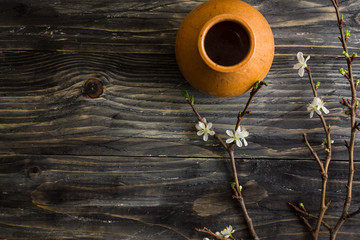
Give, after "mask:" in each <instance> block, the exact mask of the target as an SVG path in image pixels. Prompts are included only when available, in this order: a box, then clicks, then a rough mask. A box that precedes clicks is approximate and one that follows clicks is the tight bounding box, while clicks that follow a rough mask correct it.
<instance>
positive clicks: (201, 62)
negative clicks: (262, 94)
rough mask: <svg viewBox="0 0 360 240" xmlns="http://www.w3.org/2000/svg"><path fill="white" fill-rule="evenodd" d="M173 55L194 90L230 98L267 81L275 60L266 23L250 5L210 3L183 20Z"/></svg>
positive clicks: (235, 1)
mask: <svg viewBox="0 0 360 240" xmlns="http://www.w3.org/2000/svg"><path fill="white" fill-rule="evenodd" d="M175 52H176V59H177V62H178V65H179V68H180V71H181V72H182V74H183V75H184V77H185V78H186V80H187V81H188V82H189V83H190V84H191V85H192V86H193V87H195V88H196V89H198V90H200V91H202V92H204V93H207V94H210V95H214V96H221V97H231V96H236V95H240V94H242V93H244V92H246V91H248V90H249V89H251V88H252V86H253V84H254V83H255V82H256V81H261V80H263V79H264V78H265V76H266V74H267V73H268V71H269V70H270V67H271V64H272V61H273V58H274V37H273V34H272V31H271V28H270V26H269V24H268V22H267V21H266V19H265V18H264V17H263V16H262V15H261V13H260V12H259V11H257V10H256V9H255V8H254V7H252V6H250V5H249V4H247V3H244V2H242V1H239V0H210V1H208V2H205V3H203V4H202V5H200V6H198V7H197V8H195V9H194V10H193V11H191V12H190V13H189V15H188V16H187V17H186V18H185V20H184V21H183V23H182V25H181V26H180V29H179V31H178V34H177V38H176V49H175Z"/></svg>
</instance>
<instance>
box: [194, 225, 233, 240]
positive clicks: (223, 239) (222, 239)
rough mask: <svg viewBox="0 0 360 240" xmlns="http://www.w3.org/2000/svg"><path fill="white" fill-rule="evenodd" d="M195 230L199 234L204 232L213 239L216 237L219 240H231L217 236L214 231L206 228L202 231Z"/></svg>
mask: <svg viewBox="0 0 360 240" xmlns="http://www.w3.org/2000/svg"><path fill="white" fill-rule="evenodd" d="M195 230H196V231H197V232H203V233H207V234H209V235H211V236H213V237H215V238H216V239H217V240H229V238H223V237H222V236H219V235H217V234H215V233H214V232H213V231H211V230H210V229H208V228H206V227H204V228H203V229H200V228H195Z"/></svg>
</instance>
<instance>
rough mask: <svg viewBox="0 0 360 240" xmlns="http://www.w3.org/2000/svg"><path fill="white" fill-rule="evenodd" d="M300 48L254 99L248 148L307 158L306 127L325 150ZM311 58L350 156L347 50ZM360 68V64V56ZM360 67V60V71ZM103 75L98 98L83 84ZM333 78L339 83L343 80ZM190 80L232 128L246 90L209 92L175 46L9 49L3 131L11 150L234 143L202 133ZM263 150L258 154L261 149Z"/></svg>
mask: <svg viewBox="0 0 360 240" xmlns="http://www.w3.org/2000/svg"><path fill="white" fill-rule="evenodd" d="M295 58H296V57H295V56H276V57H275V61H274V65H273V67H272V69H271V71H270V73H269V76H268V82H269V83H270V86H269V87H267V88H265V89H264V90H263V91H262V93H260V95H259V96H258V97H257V98H256V99H255V101H254V105H253V106H251V110H252V111H253V113H252V114H250V115H249V117H248V118H247V119H245V121H244V122H243V124H244V126H245V127H246V128H247V129H248V131H249V132H250V134H251V135H250V136H249V138H248V141H249V143H250V144H249V146H248V147H246V148H242V149H241V151H238V154H239V155H238V156H241V157H245V158H254V157H261V158H269V159H271V158H275V159H279V158H283V159H292V158H295V159H301V158H305V159H306V158H308V157H309V154H308V151H307V149H306V148H305V146H304V144H303V143H302V137H301V135H302V133H304V132H305V133H308V134H309V139H310V141H311V142H312V143H313V144H314V146H315V147H316V148H317V149H319V150H320V152H324V151H321V146H320V145H321V143H322V141H323V138H324V136H323V134H322V131H321V125H320V123H319V120H317V119H316V118H313V119H309V117H308V112H307V110H306V104H307V103H309V102H310V101H311V99H312V97H311V90H310V88H309V86H308V82H307V80H306V79H305V78H304V79H300V78H299V77H298V76H297V73H296V71H295V70H293V69H292V66H293V64H294V63H295V61H296V60H295ZM327 59H328V58H324V57H316V56H314V57H313V58H311V62H310V63H309V64H311V66H312V69H313V73H314V78H315V79H316V80H319V81H320V82H321V83H322V85H321V89H320V93H321V95H322V96H324V99H325V101H326V102H327V104H328V105H327V106H328V108H329V109H330V110H331V113H330V114H329V116H327V117H328V119H329V123H330V124H331V125H332V126H333V139H334V140H335V144H334V146H335V150H336V151H335V152H337V154H335V156H334V157H335V159H346V149H345V147H344V146H343V141H344V140H345V139H346V138H347V137H346V136H347V128H346V127H347V120H346V116H345V115H344V114H343V108H342V107H341V106H340V104H339V103H338V101H339V100H340V97H341V96H348V89H347V88H346V82H345V81H344V80H342V79H341V78H340V77H339V75H340V74H338V73H337V68H338V66H342V65H341V64H342V63H343V62H342V60H341V59H337V58H330V60H327ZM355 69H359V64H358V63H356V64H355ZM356 73H357V74H358V70H357V71H356ZM92 77H95V78H98V79H100V80H101V81H102V82H103V84H104V93H103V94H102V95H101V96H100V97H99V98H94V99H93V98H89V97H88V96H86V95H85V94H84V93H83V86H84V83H85V81H86V80H87V79H89V78H92ZM334 85H335V86H336V87H335V88H334ZM181 89H188V90H189V91H190V92H191V94H194V95H195V99H196V103H197V104H198V108H199V111H200V112H201V113H202V114H203V116H205V117H207V119H208V120H209V121H211V122H213V123H214V124H215V125H214V127H215V129H216V130H217V131H218V132H219V133H221V134H223V135H224V138H225V137H226V136H225V134H224V133H225V130H226V129H232V128H233V125H234V123H235V117H236V114H237V112H238V111H239V110H240V109H241V108H242V107H243V105H244V104H245V102H246V100H247V94H245V95H242V96H240V97H235V98H215V97H209V96H206V95H204V94H201V93H199V92H197V91H196V90H194V89H192V88H191V87H190V86H189V85H188V84H187V83H186V82H185V81H184V80H183V78H182V76H181V74H180V73H179V71H178V69H177V65H176V62H175V58H174V55H162V54H159V55H142V54H127V55H123V54H121V55H117V54H112V55H110V54H53V53H27V52H21V53H14V52H6V53H3V54H2V55H1V67H0V98H1V101H0V135H1V142H2V148H1V151H2V152H5V153H14V154H60V155H62V154H76V155H79V154H80V155H122V156H129V155H131V156H135V155H136V156H199V157H203V156H209V157H221V156H224V154H225V152H224V151H223V150H222V149H221V148H220V147H214V144H215V145H216V144H217V142H216V141H214V140H210V141H208V142H206V143H205V142H203V141H202V140H201V138H199V137H198V136H196V133H195V128H194V125H195V123H196V121H195V120H196V119H195V117H194V115H193V113H192V112H191V109H190V107H189V106H188V105H187V104H186V102H185V100H184V99H183V98H182V96H181V95H180V94H179V91H180V90H181ZM255 152H256V155H254V153H255Z"/></svg>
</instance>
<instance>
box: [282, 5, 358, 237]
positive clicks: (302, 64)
mask: <svg viewBox="0 0 360 240" xmlns="http://www.w3.org/2000/svg"><path fill="white" fill-rule="evenodd" d="M331 2H332V4H333V6H334V8H335V12H336V16H337V20H338V27H339V30H340V37H339V40H340V41H341V43H342V46H343V53H342V54H343V55H344V56H345V59H346V62H347V70H345V69H343V68H341V69H340V70H339V72H340V73H341V74H342V75H343V76H344V77H345V78H346V79H347V80H348V82H349V85H350V88H351V100H350V99H345V98H342V100H341V101H340V104H342V105H343V106H345V107H346V108H347V110H346V111H345V112H346V114H347V115H349V116H350V118H351V120H350V131H351V136H350V141H345V146H346V147H347V149H348V153H349V175H348V183H347V185H346V189H347V193H346V200H345V203H344V207H343V211H342V214H341V216H340V217H339V219H338V221H337V223H336V225H335V226H334V227H331V226H330V225H328V224H327V223H326V222H325V221H324V220H323V218H324V216H325V212H326V210H327V209H328V207H329V205H330V201H328V202H327V203H326V189H327V181H328V169H329V165H330V162H331V156H332V149H331V144H332V143H333V141H332V140H331V137H330V125H329V126H328V125H327V124H326V121H325V118H324V116H323V114H322V112H324V113H325V114H327V113H329V111H328V110H327V108H325V107H324V102H323V101H322V100H321V99H320V98H319V97H318V88H319V86H320V83H319V82H317V83H316V84H314V82H313V78H312V74H311V70H310V67H309V66H308V65H307V61H308V60H309V59H310V57H309V56H308V57H307V58H306V60H305V59H304V57H303V54H302V53H301V52H299V53H298V55H297V58H298V61H299V63H297V64H296V65H295V66H294V69H299V71H298V74H299V76H300V77H303V75H304V70H306V71H307V73H308V77H309V81H310V85H311V89H312V91H313V95H314V99H313V101H312V103H311V104H309V106H308V111H310V118H312V116H313V114H314V112H316V113H317V115H318V116H319V118H320V120H321V123H322V126H323V129H324V133H325V135H326V138H325V140H324V145H326V147H325V151H326V152H327V153H326V157H325V159H324V161H322V160H321V159H320V158H319V156H318V155H317V153H316V152H315V150H314V149H313V148H312V146H311V145H310V143H309V141H308V140H307V136H306V134H304V135H303V139H304V142H305V144H306V146H307V147H308V149H309V151H310V152H311V154H312V155H313V157H314V158H315V160H316V162H317V163H318V165H319V168H320V173H321V177H322V188H321V200H320V211H319V214H318V216H317V217H316V219H317V222H316V226H315V228H313V227H312V226H311V225H310V224H309V222H308V221H307V219H306V218H313V215H309V214H308V213H307V212H306V211H303V210H301V209H300V208H298V207H296V206H295V205H293V204H291V203H288V204H289V205H290V206H291V207H292V208H293V209H294V210H295V211H296V213H297V215H298V216H299V217H300V219H301V220H302V221H303V222H304V224H305V225H306V226H307V227H308V229H309V231H310V232H311V234H312V237H313V239H315V240H317V239H318V238H319V233H320V228H321V225H324V226H325V227H326V228H327V229H328V230H329V233H330V239H331V240H335V239H336V235H337V233H338V232H339V230H340V228H341V226H342V225H343V224H344V223H345V221H346V220H347V219H349V218H351V217H354V216H356V215H358V214H360V208H359V209H358V210H357V211H355V212H353V213H349V208H350V205H351V197H352V185H353V179H354V146H355V136H356V132H357V131H358V130H359V129H360V124H359V123H357V122H356V120H355V117H356V116H357V109H358V105H359V102H358V101H357V98H356V89H357V87H358V84H359V81H356V82H354V78H353V70H352V63H353V61H354V60H355V58H356V57H357V54H356V53H353V54H352V56H351V57H350V55H349V54H348V48H347V42H348V40H349V37H350V35H351V34H350V31H345V32H344V30H343V15H340V12H339V3H338V0H331Z"/></svg>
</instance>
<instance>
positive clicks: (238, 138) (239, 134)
mask: <svg viewBox="0 0 360 240" xmlns="http://www.w3.org/2000/svg"><path fill="white" fill-rule="evenodd" d="M226 134H227V135H228V136H229V137H230V138H228V139H227V140H226V143H232V142H235V143H236V145H237V146H238V147H242V146H243V143H244V146H245V147H246V146H247V145H248V143H247V141H246V139H245V138H246V137H247V136H249V132H248V131H246V130H245V128H242V129H241V127H240V126H239V128H238V129H236V131H235V133H234V132H233V131H231V130H226Z"/></svg>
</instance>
